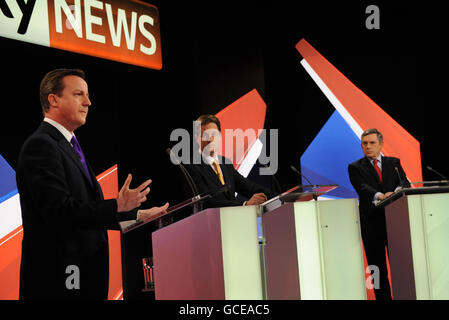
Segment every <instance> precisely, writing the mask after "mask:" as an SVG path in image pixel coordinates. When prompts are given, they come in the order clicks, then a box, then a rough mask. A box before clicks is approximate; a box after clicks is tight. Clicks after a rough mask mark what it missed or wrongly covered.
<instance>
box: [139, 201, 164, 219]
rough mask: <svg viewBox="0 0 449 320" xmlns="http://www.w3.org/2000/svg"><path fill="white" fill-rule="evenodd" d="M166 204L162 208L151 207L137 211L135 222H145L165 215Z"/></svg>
mask: <svg viewBox="0 0 449 320" xmlns="http://www.w3.org/2000/svg"><path fill="white" fill-rule="evenodd" d="M167 208H168V202H167V203H166V204H164V205H163V206H162V207H153V208H150V209H142V210H139V211H137V220H141V221H144V220H147V219H149V218H153V217H157V216H161V215H163V214H164V213H167Z"/></svg>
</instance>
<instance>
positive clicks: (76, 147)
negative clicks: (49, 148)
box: [70, 136, 93, 185]
mask: <svg viewBox="0 0 449 320" xmlns="http://www.w3.org/2000/svg"><path fill="white" fill-rule="evenodd" d="M70 142H71V143H72V145H73V149H74V150H75V152H76V154H77V155H78V157H79V158H80V161H81V163H82V165H83V167H84V171H85V172H86V174H87V176H88V177H89V182H90V184H91V185H93V184H92V177H91V176H90V173H89V169H87V164H86V158H85V157H84V153H83V150H81V146H80V144H79V142H78V140H77V139H76V137H75V136H73V137H72V140H70Z"/></svg>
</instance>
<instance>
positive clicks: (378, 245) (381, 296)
mask: <svg viewBox="0 0 449 320" xmlns="http://www.w3.org/2000/svg"><path fill="white" fill-rule="evenodd" d="M363 246H364V247H365V254H366V260H367V261H368V265H370V266H376V267H377V268H378V270H379V274H378V276H379V279H378V284H379V286H378V287H377V288H376V281H374V283H373V284H374V294H375V295H376V300H391V299H392V298H391V288H390V282H389V281H388V269H387V259H386V255H385V248H387V252H388V241H387V237H386V236H378V237H363ZM371 270H376V269H375V268H371ZM371 274H372V276H374V277H375V276H376V273H375V272H374V273H373V272H371Z"/></svg>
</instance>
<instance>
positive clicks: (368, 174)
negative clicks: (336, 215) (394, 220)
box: [348, 128, 410, 300]
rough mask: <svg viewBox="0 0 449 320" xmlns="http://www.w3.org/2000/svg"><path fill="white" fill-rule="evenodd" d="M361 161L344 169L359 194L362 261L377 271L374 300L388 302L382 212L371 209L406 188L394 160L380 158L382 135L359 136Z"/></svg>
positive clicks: (406, 183)
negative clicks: (363, 257) (365, 260)
mask: <svg viewBox="0 0 449 320" xmlns="http://www.w3.org/2000/svg"><path fill="white" fill-rule="evenodd" d="M361 140H362V150H363V153H364V155H365V157H364V158H362V159H360V160H358V161H356V162H354V163H351V164H350V165H349V166H348V171H349V179H350V180H351V183H352V185H353V187H354V189H355V190H356V192H357V194H358V195H359V211H360V223H361V232H362V239H363V245H364V247H365V253H366V259H367V260H368V264H369V265H371V266H377V267H378V268H379V277H380V279H378V280H379V282H378V283H379V286H378V288H376V285H375V286H374V292H375V295H376V299H377V300H391V290H390V284H389V281H388V271H387V262H386V255H385V247H387V249H388V243H387V231H386V225H385V210H384V209H383V208H378V207H376V206H375V203H376V202H377V201H380V200H383V199H385V198H387V197H388V196H390V195H391V194H392V193H393V192H394V191H395V190H396V189H397V188H399V187H410V183H409V181H408V180H407V178H406V175H405V173H404V170H403V169H402V166H401V162H400V160H399V159H398V158H394V157H384V156H382V155H381V150H382V147H383V136H382V133H380V132H379V131H378V130H377V129H374V128H373V129H368V130H366V131H364V132H363V133H362V137H361Z"/></svg>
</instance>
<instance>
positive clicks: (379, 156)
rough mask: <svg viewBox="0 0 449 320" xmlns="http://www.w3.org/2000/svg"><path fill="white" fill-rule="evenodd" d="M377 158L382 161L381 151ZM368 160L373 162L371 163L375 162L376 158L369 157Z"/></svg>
mask: <svg viewBox="0 0 449 320" xmlns="http://www.w3.org/2000/svg"><path fill="white" fill-rule="evenodd" d="M376 159H377V161H378V162H379V163H382V154H381V153H379V155H378V156H377V158H376ZM368 160H369V162H371V164H373V163H374V160H375V159H371V158H368Z"/></svg>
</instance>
